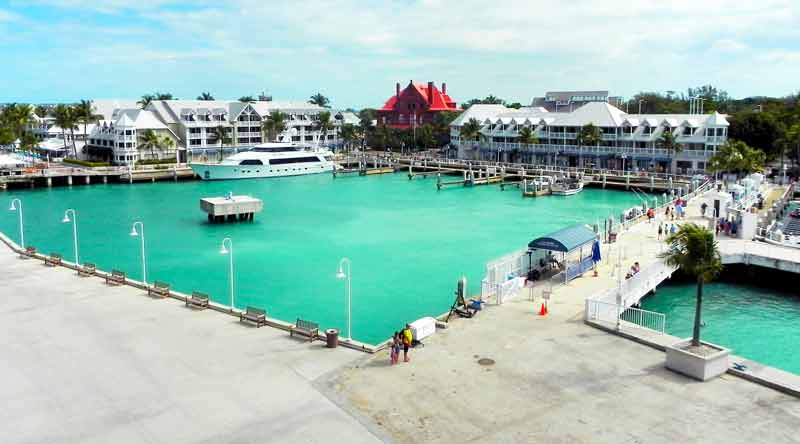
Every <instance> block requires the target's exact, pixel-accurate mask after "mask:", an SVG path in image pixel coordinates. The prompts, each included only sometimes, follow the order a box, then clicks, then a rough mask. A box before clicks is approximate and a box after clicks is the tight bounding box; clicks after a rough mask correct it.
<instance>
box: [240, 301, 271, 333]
mask: <svg viewBox="0 0 800 444" xmlns="http://www.w3.org/2000/svg"><path fill="white" fill-rule="evenodd" d="M245 321H248V322H252V323H254V324H256V327H259V328H260V327H261V326H262V325H267V312H266V311H264V310H262V309H260V308H256V307H249V306H248V307H247V308H246V309H245V311H243V312H242V313H241V314H240V315H239V322H245Z"/></svg>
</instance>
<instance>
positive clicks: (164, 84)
mask: <svg viewBox="0 0 800 444" xmlns="http://www.w3.org/2000/svg"><path fill="white" fill-rule="evenodd" d="M642 3H647V4H642ZM0 54H3V56H4V57H3V59H4V60H3V61H4V67H3V69H2V70H0V84H2V85H3V88H2V90H0V102H9V101H20V102H55V101H74V100H78V99H83V98H95V99H99V98H118V99H127V98H138V97H140V96H141V95H142V94H145V93H148V92H153V91H164V92H171V93H173V94H174V95H175V96H177V97H180V98H194V97H196V96H197V95H198V94H200V93H201V92H203V91H209V92H211V93H212V94H213V95H214V96H215V97H216V98H226V99H236V98H238V97H240V96H242V95H248V94H249V95H255V94H258V93H259V92H261V91H266V92H268V93H270V94H272V95H273V96H274V97H275V99H276V100H279V99H280V100H305V99H307V98H308V96H310V95H311V94H313V93H316V92H318V91H319V92H322V93H323V94H325V95H327V96H328V97H330V98H331V99H332V102H333V105H334V106H336V107H342V108H345V107H354V108H361V107H375V106H380V105H382V103H383V101H384V100H385V99H386V98H387V97H388V96H390V95H391V94H393V92H394V84H395V82H398V81H399V82H402V83H407V82H408V81H409V80H410V79H414V80H416V81H420V82H427V81H429V80H433V81H436V82H437V84H438V83H440V82H442V81H445V82H447V84H448V92H449V93H450V95H451V96H453V97H454V98H455V99H456V100H457V101H463V100H467V99H470V98H473V97H483V96H486V95H488V94H494V95H496V96H499V97H502V98H505V99H507V100H509V101H520V102H523V103H526V102H528V101H529V100H530V98H531V97H533V96H536V95H540V94H542V93H543V92H544V91H547V90H560V89H608V90H609V91H610V92H611V93H612V94H614V95H622V96H630V95H632V94H635V93H636V92H639V91H643V90H646V91H668V90H674V91H679V92H682V91H685V89H686V88H687V87H689V86H699V85H701V84H706V83H711V84H713V85H715V86H717V87H719V88H722V89H725V90H727V91H728V92H729V93H730V94H731V95H733V96H734V97H744V96H750V95H786V94H789V93H794V92H797V91H798V90H800V81H798V78H800V2H798V1H797V0H759V1H752V0H738V1H731V0H692V1H687V0H672V1H670V2H654V1H650V2H630V1H628V0H604V1H597V0H595V1H590V0H570V1H569V2H567V1H563V0H506V1H503V2H499V3H498V2H486V1H485V0H397V1H378V0H372V1H366V0H364V1H355V0H329V1H318V0H303V1H280V0H213V1H210V0H195V1H192V2H178V1H172V0H93V1H90V0H0Z"/></svg>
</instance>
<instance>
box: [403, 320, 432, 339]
mask: <svg viewBox="0 0 800 444" xmlns="http://www.w3.org/2000/svg"><path fill="white" fill-rule="evenodd" d="M409 325H410V326H411V335H412V336H413V337H414V340H416V341H421V340H423V339H425V338H427V337H428V336H430V335H432V334H434V333H436V319H434V318H432V317H426V318H421V319H417V320H416V321H414V322H412V323H411V324H409Z"/></svg>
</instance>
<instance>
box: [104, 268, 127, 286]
mask: <svg viewBox="0 0 800 444" xmlns="http://www.w3.org/2000/svg"><path fill="white" fill-rule="evenodd" d="M106 284H108V285H124V284H125V272H124V271H119V270H111V274H107V275H106Z"/></svg>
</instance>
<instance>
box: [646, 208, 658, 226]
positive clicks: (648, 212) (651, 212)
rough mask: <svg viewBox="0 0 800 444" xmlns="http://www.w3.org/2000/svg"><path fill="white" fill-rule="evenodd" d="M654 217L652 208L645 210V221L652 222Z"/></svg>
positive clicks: (654, 213)
mask: <svg viewBox="0 0 800 444" xmlns="http://www.w3.org/2000/svg"><path fill="white" fill-rule="evenodd" d="M655 217H656V212H655V210H653V209H652V208H649V209H648V210H647V223H653V219H654V218H655Z"/></svg>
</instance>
